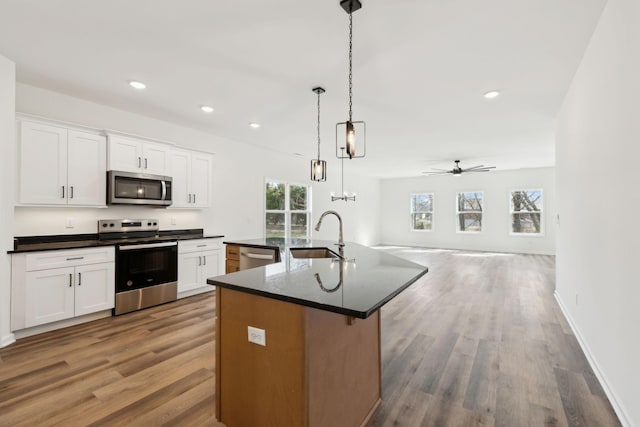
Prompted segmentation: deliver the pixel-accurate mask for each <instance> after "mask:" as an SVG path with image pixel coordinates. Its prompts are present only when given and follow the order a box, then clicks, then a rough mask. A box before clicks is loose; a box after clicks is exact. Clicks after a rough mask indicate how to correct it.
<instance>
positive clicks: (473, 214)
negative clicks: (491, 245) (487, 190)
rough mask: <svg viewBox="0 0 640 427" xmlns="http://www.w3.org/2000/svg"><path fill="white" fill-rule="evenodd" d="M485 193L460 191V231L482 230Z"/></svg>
mask: <svg viewBox="0 0 640 427" xmlns="http://www.w3.org/2000/svg"><path fill="white" fill-rule="evenodd" d="M483 197H484V193H483V192H482V191H476V192H473V193H458V200H457V204H456V213H457V215H458V221H457V222H458V231H462V232H475V233H479V232H481V231H482V201H483Z"/></svg>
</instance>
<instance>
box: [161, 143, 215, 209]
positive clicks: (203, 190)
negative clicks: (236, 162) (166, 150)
mask: <svg viewBox="0 0 640 427" xmlns="http://www.w3.org/2000/svg"><path fill="white" fill-rule="evenodd" d="M212 164H213V160H212V156H211V155H210V154H207V153H201V152H197V151H187V150H172V151H171V173H170V175H171V177H172V178H173V184H172V191H173V204H172V207H176V208H206V207H209V204H210V198H211V187H212V186H211V177H212Z"/></svg>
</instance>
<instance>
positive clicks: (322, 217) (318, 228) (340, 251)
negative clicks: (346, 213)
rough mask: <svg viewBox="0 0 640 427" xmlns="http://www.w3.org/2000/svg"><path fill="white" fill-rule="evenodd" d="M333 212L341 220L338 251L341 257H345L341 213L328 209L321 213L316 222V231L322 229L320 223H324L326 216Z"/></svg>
mask: <svg viewBox="0 0 640 427" xmlns="http://www.w3.org/2000/svg"><path fill="white" fill-rule="evenodd" d="M329 214H333V215H335V216H336V217H337V218H338V221H339V222H340V235H339V236H338V253H339V254H340V258H344V240H342V218H340V214H338V212H336V211H326V212H324V213H323V214H322V215H320V219H319V220H318V223H317V224H316V231H320V224H322V220H323V219H324V217H325V216H327V215H329Z"/></svg>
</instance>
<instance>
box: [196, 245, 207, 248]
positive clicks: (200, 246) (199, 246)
mask: <svg viewBox="0 0 640 427" xmlns="http://www.w3.org/2000/svg"><path fill="white" fill-rule="evenodd" d="M206 246H207V245H196V248H204V247H206Z"/></svg>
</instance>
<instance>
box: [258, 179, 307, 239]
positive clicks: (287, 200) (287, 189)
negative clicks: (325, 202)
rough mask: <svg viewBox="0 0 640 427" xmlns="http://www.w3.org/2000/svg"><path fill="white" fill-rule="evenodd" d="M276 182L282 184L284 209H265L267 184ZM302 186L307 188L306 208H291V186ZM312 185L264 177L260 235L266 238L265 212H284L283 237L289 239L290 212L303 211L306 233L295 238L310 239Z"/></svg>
mask: <svg viewBox="0 0 640 427" xmlns="http://www.w3.org/2000/svg"><path fill="white" fill-rule="evenodd" d="M268 183H276V184H284V210H282V209H267V184H268ZM292 186H293V187H304V188H306V189H307V209H306V210H292V209H291V187H292ZM312 188H313V187H312V186H311V185H307V184H300V183H297V182H289V181H285V180H280V179H272V178H268V177H265V178H264V181H263V183H262V209H263V211H264V214H263V216H262V235H263V236H264V237H265V238H267V214H269V213H277V214H284V239H291V238H292V237H291V224H292V220H291V218H292V213H305V214H306V215H307V235H306V236H305V237H295V238H296V239H310V238H311V229H312V227H311V219H312V206H311V201H312V197H311V191H312Z"/></svg>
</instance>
